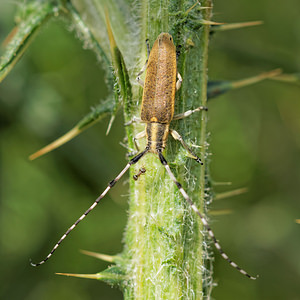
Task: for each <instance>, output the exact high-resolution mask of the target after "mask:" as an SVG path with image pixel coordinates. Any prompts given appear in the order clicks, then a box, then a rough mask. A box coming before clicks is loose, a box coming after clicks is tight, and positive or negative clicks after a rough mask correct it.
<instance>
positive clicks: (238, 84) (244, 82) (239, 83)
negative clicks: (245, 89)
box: [232, 69, 282, 88]
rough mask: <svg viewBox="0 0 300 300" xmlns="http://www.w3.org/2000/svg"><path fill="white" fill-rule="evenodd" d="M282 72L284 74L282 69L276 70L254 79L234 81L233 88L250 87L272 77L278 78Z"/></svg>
mask: <svg viewBox="0 0 300 300" xmlns="http://www.w3.org/2000/svg"><path fill="white" fill-rule="evenodd" d="M281 72H282V71H281V69H275V70H272V71H269V72H264V73H261V74H259V75H256V76H253V77H249V78H246V79H241V80H237V81H233V82H232V86H233V87H234V88H239V87H242V86H246V85H250V84H253V83H256V82H259V81H262V80H264V79H267V78H272V77H275V76H278V75H279V74H280V73H281Z"/></svg>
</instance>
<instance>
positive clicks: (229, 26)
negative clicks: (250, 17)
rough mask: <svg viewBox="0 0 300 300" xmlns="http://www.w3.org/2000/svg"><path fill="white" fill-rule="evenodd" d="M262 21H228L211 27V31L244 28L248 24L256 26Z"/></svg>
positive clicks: (248, 25)
mask: <svg viewBox="0 0 300 300" xmlns="http://www.w3.org/2000/svg"><path fill="white" fill-rule="evenodd" d="M263 23H264V22H263V21H251V22H240V23H229V24H224V25H222V26H216V27H215V28H213V31H225V30H231V29H238V28H244V27H250V26H257V25H261V24H263Z"/></svg>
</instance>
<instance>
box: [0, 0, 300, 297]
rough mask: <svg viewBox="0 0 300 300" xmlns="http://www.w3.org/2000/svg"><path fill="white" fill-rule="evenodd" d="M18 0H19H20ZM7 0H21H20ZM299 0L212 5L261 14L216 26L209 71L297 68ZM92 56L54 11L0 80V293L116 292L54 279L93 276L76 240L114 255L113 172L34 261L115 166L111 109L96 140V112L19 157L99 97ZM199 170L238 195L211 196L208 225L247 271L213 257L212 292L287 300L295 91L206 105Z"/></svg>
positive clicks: (238, 15)
mask: <svg viewBox="0 0 300 300" xmlns="http://www.w3.org/2000/svg"><path fill="white" fill-rule="evenodd" d="M20 3H22V1H20ZM17 5H18V4H16V2H15V1H10V0H4V1H3V0H2V1H1V2H0V40H1V41H3V40H4V38H5V37H6V35H7V34H8V33H9V31H10V30H11V29H12V28H13V26H14V21H13V18H14V12H15V10H16V6H17ZM19 5H20V4H19ZM299 14H300V2H299V1H296V0H287V1H285V2H282V1H269V0H263V1H258V0H256V1H248V0H240V1H238V2H237V1H234V0H227V1H221V0H216V1H214V20H216V21H221V22H222V21H223V22H239V21H250V20H263V21H264V24H263V25H262V26H259V27H253V28H248V29H240V30H234V31H228V32H224V33H218V34H216V35H215V36H213V38H212V41H211V43H210V57H209V77H210V78H211V79H241V78H244V77H247V76H252V75H255V74H257V73H260V72H262V71H267V70H272V69H275V68H278V67H281V68H282V69H283V70H284V72H286V73H292V72H299V71H300V15H299ZM106 95H107V87H106V86H105V84H104V78H103V74H102V70H101V65H100V64H99V63H98V62H97V60H96V58H95V55H94V54H93V53H92V52H90V51H86V50H83V48H82V45H81V43H80V41H78V40H77V39H76V38H75V37H74V34H73V33H72V32H71V31H70V30H69V29H68V28H66V25H65V24H64V23H63V22H62V21H59V20H57V22H54V21H52V22H50V23H48V24H47V25H46V26H44V28H43V29H42V31H41V32H40V34H39V35H38V36H37V38H36V39H35V41H34V42H33V43H32V45H31V46H30V48H29V49H28V51H27V52H26V54H25V55H24V57H23V58H22V60H21V61H20V62H19V63H18V64H17V66H16V67H15V69H14V70H13V71H12V72H11V74H10V75H9V76H8V78H6V79H5V80H4V81H3V83H1V84H0V125H1V129H0V130H1V162H0V163H1V187H0V188H1V191H0V192H1V194H0V195H1V199H0V201H1V202H0V205H1V208H0V265H1V273H0V276H1V279H0V280H1V285H0V298H1V299H26V300H29V299H30V300H36V299H57V300H58V299H122V295H121V293H120V292H119V291H118V290H117V289H111V288H110V287H109V286H107V285H106V284H105V283H102V282H97V281H92V280H83V279H75V278H65V277H60V276H57V275H54V273H55V272H72V273H96V272H97V271H100V270H103V269H104V268H105V267H106V266H107V264H106V263H103V262H101V261H97V260H95V259H93V258H90V257H86V256H84V255H82V254H80V253H79V251H78V250H79V249H86V250H92V251H97V252H101V253H107V254H116V253H118V252H120V251H121V250H122V235H123V231H124V227H125V224H126V209H127V189H128V185H127V184H126V180H124V181H123V183H120V184H118V185H117V186H116V187H115V188H114V189H112V191H111V192H110V194H109V195H108V196H107V197H106V199H105V200H104V201H103V202H102V203H101V205H100V207H98V208H97V209H96V210H95V211H94V212H93V213H92V214H91V215H89V217H88V218H87V220H85V222H83V224H81V225H80V226H79V227H78V228H77V229H76V230H75V231H74V232H73V233H72V234H71V235H70V237H69V238H68V239H67V240H66V241H65V242H64V244H63V246H62V247H61V248H60V249H59V250H58V251H57V252H56V254H55V256H54V257H53V258H52V259H51V261H50V262H49V263H47V264H45V265H43V266H41V267H39V268H32V267H31V266H30V265H29V258H32V259H33V261H39V260H40V259H42V258H43V257H44V256H45V254H47V253H48V251H49V250H50V248H51V247H52V246H53V245H54V243H55V242H56V241H57V239H58V238H59V237H60V236H61V234H62V233H63V232H64V230H65V229H66V228H67V227H68V226H69V225H71V224H72V222H73V221H74V220H75V219H76V218H77V217H78V216H80V215H81V214H82V212H83V211H84V210H85V209H86V208H87V207H88V206H89V205H90V203H91V202H92V201H93V200H94V199H95V198H96V196H97V195H98V194H99V192H101V191H102V190H103V189H104V188H105V187H106V184H107V182H108V181H110V180H111V179H112V178H113V177H114V176H115V175H116V174H117V172H118V171H119V170H120V169H121V168H122V167H123V166H124V165H125V163H126V159H125V152H126V151H125V149H124V148H123V147H122V146H120V144H119V142H121V141H122V140H123V137H124V127H123V120H122V116H121V114H119V116H118V117H117V120H116V122H115V123H114V125H113V127H112V131H111V133H110V135H109V136H105V131H106V128H107V124H108V119H105V120H103V121H101V122H100V123H99V124H98V125H96V126H94V127H93V128H91V129H89V130H88V131H86V132H85V133H83V134H82V135H80V136H79V137H77V138H76V139H74V140H73V141H71V142H70V143H68V144H66V145H65V146H63V147H62V148H60V149H58V150H56V151H54V152H53V153H50V154H48V155H47V156H45V157H43V158H41V159H38V160H36V161H34V162H30V161H28V159H27V157H28V155H30V154H31V153H33V152H35V151H36V150H37V149H39V148H41V147H42V146H44V145H46V144H47V143H49V142H51V141H53V140H54V139H55V138H57V137H59V136H60V135H62V134H63V133H65V132H66V131H67V130H69V129H70V128H72V126H73V125H74V124H75V123H76V122H77V121H78V120H79V119H81V117H83V116H84V115H85V114H86V113H87V112H89V111H90V108H91V107H92V106H93V105H96V104H98V103H99V102H100V101H101V100H103V99H105V97H106ZM209 132H210V137H209V142H210V149H211V152H212V156H211V164H210V167H211V175H212V177H213V179H214V181H216V182H232V184H231V186H228V185H227V186H220V185H218V186H216V187H215V191H216V192H224V191H229V190H231V189H235V188H240V187H247V188H248V193H246V194H243V195H240V196H236V197H231V198H228V199H225V200H219V201H215V202H214V203H213V205H212V209H231V210H232V214H230V215H222V216H214V217H212V218H211V225H212V227H213V229H214V231H215V233H216V235H217V237H218V239H219V240H220V242H221V244H222V246H223V247H224V249H226V252H227V253H228V254H229V255H230V256H231V257H232V258H233V259H234V260H235V261H236V262H237V263H239V264H240V265H241V266H243V267H244V268H245V269H246V270H247V271H249V272H250V273H251V274H259V276H260V277H259V279H258V280H256V281H255V282H254V281H250V280H248V279H247V278H244V277H243V276H242V275H240V274H239V273H238V272H236V271H235V270H234V269H232V268H231V267H230V266H228V264H227V263H226V262H225V261H223V260H222V258H221V257H220V256H219V255H218V254H217V255H216V257H215V263H214V270H215V271H214V273H215V275H214V280H215V282H216V284H217V286H216V287H215V288H214V291H213V294H212V296H213V298H215V299H222V300H224V299H245V300H248V299H249V300H250V299H251V300H252V299H263V300H266V299H273V300H276V299H291V300H297V299H300V284H299V283H300V256H299V253H300V235H299V233H300V225H299V224H296V223H295V219H296V218H300V202H299V194H300V153H299V152H300V150H299V147H300V134H299V132H300V86H299V85H297V84H288V83H281V82H278V81H271V80H269V81H265V82H263V83H259V84H257V85H255V86H251V87H247V88H243V89H240V90H236V91H233V92H230V93H228V94H226V95H223V96H221V97H219V98H217V99H214V100H212V101H211V102H210V103H209Z"/></svg>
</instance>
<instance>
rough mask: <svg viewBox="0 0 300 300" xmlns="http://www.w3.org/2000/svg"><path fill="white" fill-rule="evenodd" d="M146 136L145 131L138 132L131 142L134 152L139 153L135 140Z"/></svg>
mask: <svg viewBox="0 0 300 300" xmlns="http://www.w3.org/2000/svg"><path fill="white" fill-rule="evenodd" d="M145 136H146V131H145V130H143V131H141V132H139V133H138V134H137V135H136V136H135V137H134V138H133V142H134V146H135V148H136V150H137V151H138V152H139V151H140V148H139V145H138V142H137V140H139V139H141V138H143V137H145Z"/></svg>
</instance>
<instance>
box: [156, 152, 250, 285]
mask: <svg viewBox="0 0 300 300" xmlns="http://www.w3.org/2000/svg"><path fill="white" fill-rule="evenodd" d="M158 156H159V159H160V161H161V163H162V164H163V166H164V167H165V169H166V171H167V173H168V174H169V176H170V177H171V179H172V180H173V182H174V183H175V184H176V186H177V187H178V189H179V191H180V193H181V194H182V196H183V198H184V199H185V200H186V201H187V202H188V204H189V205H190V206H191V208H192V209H193V211H194V212H195V213H196V214H197V215H198V216H199V217H200V219H201V222H202V224H203V225H204V226H205V228H206V230H207V232H208V235H209V236H210V237H211V238H212V240H213V243H214V245H215V247H216V249H217V250H218V251H219V252H220V254H221V256H222V257H223V258H224V259H225V260H226V261H228V262H229V263H230V265H231V266H232V267H234V268H235V269H237V270H238V271H239V272H240V273H242V274H243V275H245V276H247V277H248V278H250V279H253V280H255V279H256V277H253V276H251V275H249V274H248V273H247V272H246V271H245V270H243V269H242V268H241V267H239V266H238V265H237V264H236V263H235V262H233V261H232V260H231V259H230V258H229V257H228V255H227V254H226V253H225V252H224V251H223V249H222V248H221V246H220V244H219V243H218V241H217V239H216V237H215V235H214V233H213V231H212V229H211V228H210V227H209V225H208V222H207V221H206V219H205V217H204V216H203V215H202V214H201V213H200V211H199V210H198V208H197V207H196V205H195V204H194V202H193V201H192V200H191V198H190V197H189V196H188V194H187V193H186V191H185V190H184V189H183V188H182V185H181V184H180V183H179V182H178V181H177V179H176V177H175V175H174V174H173V172H172V171H171V169H170V166H169V165H168V162H167V161H166V159H165V158H164V156H163V155H162V153H161V151H159V152H158Z"/></svg>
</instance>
